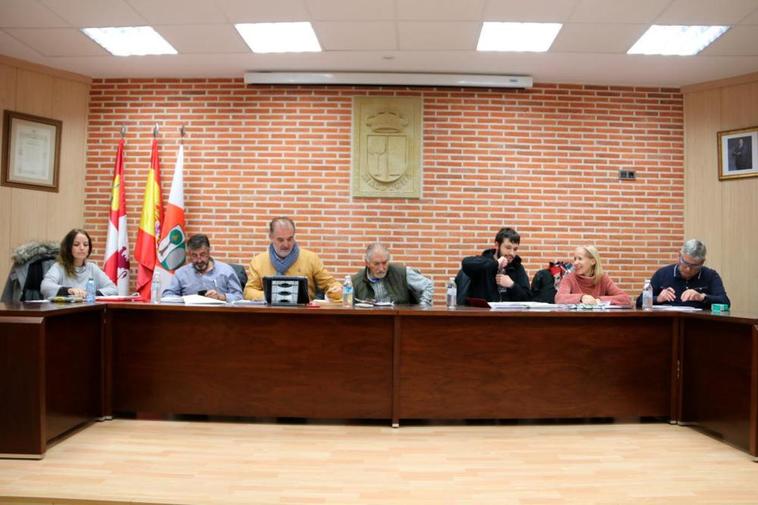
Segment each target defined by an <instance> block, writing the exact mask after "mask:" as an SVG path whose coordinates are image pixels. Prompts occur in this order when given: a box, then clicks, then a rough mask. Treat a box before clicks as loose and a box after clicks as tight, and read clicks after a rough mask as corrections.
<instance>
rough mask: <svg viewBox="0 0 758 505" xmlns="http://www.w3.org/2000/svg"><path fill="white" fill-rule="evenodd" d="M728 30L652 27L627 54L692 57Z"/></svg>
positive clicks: (697, 27) (680, 26)
mask: <svg viewBox="0 0 758 505" xmlns="http://www.w3.org/2000/svg"><path fill="white" fill-rule="evenodd" d="M728 29H729V27H728V26H684V25H653V26H651V27H650V28H648V29H647V31H646V32H645V33H644V34H643V35H642V37H640V39H639V40H638V41H637V42H636V43H635V44H634V45H633V46H632V48H631V49H629V51H627V53H628V54H651V55H653V54H655V55H664V56H671V55H677V56H692V55H695V54H697V53H699V52H700V51H702V50H703V49H705V48H706V47H708V45H709V44H710V43H711V42H713V41H714V40H716V39H717V38H719V37H720V36H721V35H723V34H724V33H725V32H726V31H727V30H728Z"/></svg>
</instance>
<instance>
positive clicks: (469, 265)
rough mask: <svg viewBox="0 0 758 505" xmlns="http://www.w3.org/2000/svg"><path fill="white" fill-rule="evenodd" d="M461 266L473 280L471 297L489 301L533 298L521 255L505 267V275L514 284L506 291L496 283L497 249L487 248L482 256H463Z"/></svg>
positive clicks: (516, 300)
mask: <svg viewBox="0 0 758 505" xmlns="http://www.w3.org/2000/svg"><path fill="white" fill-rule="evenodd" d="M461 266H462V270H463V273H464V274H466V276H467V277H468V278H469V279H470V280H471V284H470V286H469V289H468V293H467V296H468V297H470V298H483V299H484V300H487V301H488V302H518V301H525V300H530V299H531V293H530V290H529V277H528V276H527V275H526V270H524V267H523V266H522V265H521V257H520V256H516V257H515V258H513V261H511V262H510V263H509V264H508V265H507V266H506V267H505V272H504V273H505V275H508V276H509V277H510V278H511V279H513V286H512V287H510V288H508V289H507V290H506V291H500V290H498V286H497V284H496V283H495V275H497V260H496V259H495V249H487V250H485V251H484V252H483V253H482V255H481V256H469V257H467V258H463V262H462V263H461Z"/></svg>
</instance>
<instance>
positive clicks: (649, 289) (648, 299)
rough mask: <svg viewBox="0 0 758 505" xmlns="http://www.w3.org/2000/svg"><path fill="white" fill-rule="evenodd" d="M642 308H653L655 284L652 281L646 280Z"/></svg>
mask: <svg viewBox="0 0 758 505" xmlns="http://www.w3.org/2000/svg"><path fill="white" fill-rule="evenodd" d="M642 310H653V286H651V285H650V281H645V286H644V287H643V288H642Z"/></svg>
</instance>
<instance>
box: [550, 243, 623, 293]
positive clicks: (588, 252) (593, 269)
mask: <svg viewBox="0 0 758 505" xmlns="http://www.w3.org/2000/svg"><path fill="white" fill-rule="evenodd" d="M573 265H574V270H573V271H572V272H571V273H570V274H568V275H567V276H566V277H564V278H563V280H562V281H561V285H560V287H559V288H558V293H557V294H556V295H555V303H586V304H589V305H596V304H598V303H600V302H610V303H612V304H613V305H631V304H632V299H631V297H630V296H629V295H628V294H626V293H624V292H623V291H622V290H621V289H620V288H619V287H618V286H616V284H614V282H613V281H612V280H611V278H610V277H608V274H606V273H604V272H603V265H602V262H601V261H600V253H599V252H598V250H597V248H595V246H591V245H588V246H584V247H577V248H576V251H574V261H573Z"/></svg>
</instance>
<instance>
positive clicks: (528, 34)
mask: <svg viewBox="0 0 758 505" xmlns="http://www.w3.org/2000/svg"><path fill="white" fill-rule="evenodd" d="M561 26H563V25H561V24H560V23H497V22H490V21H486V22H484V23H483V24H482V31H481V33H480V34H479V43H478V44H477V46H476V50H477V51H511V52H535V53H540V52H545V51H547V50H548V49H550V46H551V45H552V44H553V40H555V36H556V35H558V32H559V31H560V30H561Z"/></svg>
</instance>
